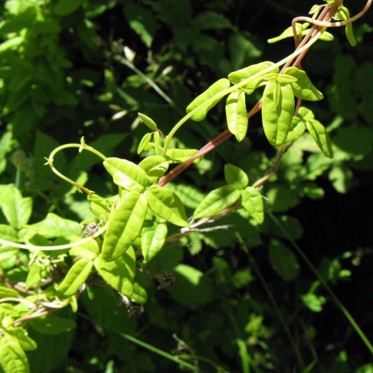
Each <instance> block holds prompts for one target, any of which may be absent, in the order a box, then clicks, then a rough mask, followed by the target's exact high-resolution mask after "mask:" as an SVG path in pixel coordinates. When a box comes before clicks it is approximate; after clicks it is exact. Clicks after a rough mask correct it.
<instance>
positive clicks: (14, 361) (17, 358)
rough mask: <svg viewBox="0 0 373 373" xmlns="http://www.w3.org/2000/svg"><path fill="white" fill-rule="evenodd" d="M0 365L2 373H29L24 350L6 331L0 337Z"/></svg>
mask: <svg viewBox="0 0 373 373" xmlns="http://www.w3.org/2000/svg"><path fill="white" fill-rule="evenodd" d="M0 365H1V367H2V369H3V371H4V373H30V368H29V364H28V361H27V356H26V354H25V352H24V351H23V349H22V347H21V345H20V343H19V342H18V340H17V339H15V338H13V337H11V336H10V335H9V334H8V333H5V334H4V335H3V336H2V337H1V338H0Z"/></svg>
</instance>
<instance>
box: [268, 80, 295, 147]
mask: <svg viewBox="0 0 373 373" xmlns="http://www.w3.org/2000/svg"><path fill="white" fill-rule="evenodd" d="M294 106H295V103H294V96H293V90H292V87H291V85H290V84H285V85H281V84H279V83H278V82H277V81H275V80H272V81H270V82H268V84H267V86H266V87H265V89H264V93H263V99H262V118H263V128H264V133H265V135H266V137H267V139H268V141H269V142H270V143H271V144H272V145H275V146H278V145H282V144H283V143H284V142H285V141H286V138H287V135H288V133H289V131H290V128H291V121H292V118H293V114H294Z"/></svg>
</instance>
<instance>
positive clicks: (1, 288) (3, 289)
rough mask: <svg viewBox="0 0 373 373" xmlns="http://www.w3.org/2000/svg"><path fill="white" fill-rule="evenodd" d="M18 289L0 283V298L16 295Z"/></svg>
mask: <svg viewBox="0 0 373 373" xmlns="http://www.w3.org/2000/svg"><path fill="white" fill-rule="evenodd" d="M18 295H19V294H18V291H17V290H14V289H11V288H8V287H7V286H5V285H4V284H2V283H0V298H7V297H18Z"/></svg>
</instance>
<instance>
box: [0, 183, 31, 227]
mask: <svg viewBox="0 0 373 373" xmlns="http://www.w3.org/2000/svg"><path fill="white" fill-rule="evenodd" d="M0 208H1V210H2V211H3V214H4V216H5V218H6V220H7V221H8V223H9V224H10V225H11V226H12V227H14V228H16V229H20V228H22V227H23V226H24V225H25V224H27V222H28V220H29V219H30V216H31V212H32V198H31V197H25V198H23V197H22V194H21V192H20V191H19V190H18V189H17V188H16V187H15V186H14V185H0Z"/></svg>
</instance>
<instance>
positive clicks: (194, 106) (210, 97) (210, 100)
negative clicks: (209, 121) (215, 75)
mask: <svg viewBox="0 0 373 373" xmlns="http://www.w3.org/2000/svg"><path fill="white" fill-rule="evenodd" d="M229 87H230V83H229V80H228V79H225V78H223V79H219V80H218V81H216V82H215V83H214V84H212V85H211V86H210V87H209V88H207V89H206V91H204V92H203V93H201V94H200V95H199V96H197V97H196V98H195V99H194V100H193V101H192V102H191V103H190V104H189V105H188V106H187V108H186V111H187V113H190V112H192V111H193V115H192V116H191V119H193V120H194V121H196V122H199V121H201V120H203V119H205V117H206V115H207V113H208V111H209V110H210V109H211V108H213V107H214V106H215V105H216V104H217V103H218V102H219V101H220V100H221V98H222V97H223V96H221V95H220V93H221V92H222V91H224V90H225V89H228V88H229Z"/></svg>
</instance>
